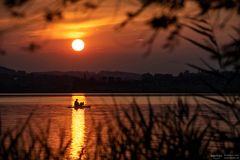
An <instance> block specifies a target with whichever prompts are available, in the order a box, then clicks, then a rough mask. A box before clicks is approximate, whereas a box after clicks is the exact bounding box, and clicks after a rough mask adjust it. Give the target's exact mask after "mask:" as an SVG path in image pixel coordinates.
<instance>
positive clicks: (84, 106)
mask: <svg viewBox="0 0 240 160" xmlns="http://www.w3.org/2000/svg"><path fill="white" fill-rule="evenodd" d="M67 108H74V109H85V108H91V106H89V105H83V106H81V105H79V106H69V107H67Z"/></svg>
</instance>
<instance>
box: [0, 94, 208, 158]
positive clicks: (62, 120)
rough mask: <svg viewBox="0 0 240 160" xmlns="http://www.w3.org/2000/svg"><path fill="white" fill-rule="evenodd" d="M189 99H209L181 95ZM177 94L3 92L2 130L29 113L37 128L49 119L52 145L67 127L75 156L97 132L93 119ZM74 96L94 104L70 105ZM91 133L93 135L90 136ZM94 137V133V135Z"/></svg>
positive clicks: (173, 98) (170, 101)
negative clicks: (26, 93) (119, 109)
mask: <svg viewBox="0 0 240 160" xmlns="http://www.w3.org/2000/svg"><path fill="white" fill-rule="evenodd" d="M181 97H182V98H183V99H187V102H188V103H189V104H196V100H197V101H198V102H200V103H207V101H206V100H203V99H200V98H196V97H192V96H181ZM177 98H178V97H177V96H156V95H151V96H143V95H139V96H136V95H135V96H131V95H120V96H119V95H114V96H107V95H84V94H72V95H38V96H33V95H24V96H23V95H14V96H12V95H11V96H10V95H8V96H0V113H1V122H2V126H1V127H2V130H3V131H4V130H8V129H11V128H14V127H16V126H20V125H21V124H22V123H23V122H24V121H25V120H26V119H27V117H28V116H29V115H30V113H33V117H32V118H31V124H32V126H33V128H34V130H41V128H44V127H45V126H46V125H47V124H48V123H49V120H50V124H51V127H50V133H51V134H50V135H51V136H50V137H49V143H50V144H51V145H52V146H53V147H57V145H58V144H59V142H58V141H59V134H60V132H61V131H64V133H65V138H66V139H71V140H72V141H71V144H70V156H71V157H72V158H73V159H74V158H76V157H77V155H78V152H79V151H80V150H81V148H82V147H83V146H84V144H85V143H86V141H87V140H88V139H89V138H91V136H94V134H91V132H93V131H94V128H93V125H92V120H94V121H95V122H99V121H102V120H104V118H105V116H106V115H107V114H111V112H112V111H114V109H115V108H116V107H120V108H121V107H130V104H131V103H132V102H133V100H135V101H136V102H137V104H138V105H139V106H140V107H143V108H144V107H146V106H147V104H148V103H149V102H150V103H151V104H152V105H153V107H159V106H161V105H165V104H175V103H176V100H177ZM75 99H79V101H83V102H85V104H86V105H91V108H90V109H79V110H75V109H72V108H67V107H69V106H72V105H73V103H74V101H75ZM89 136H90V137H89ZM92 138H94V137H92Z"/></svg>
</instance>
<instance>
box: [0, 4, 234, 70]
mask: <svg viewBox="0 0 240 160" xmlns="http://www.w3.org/2000/svg"><path fill="white" fill-rule="evenodd" d="M116 2H117V1H112V0H106V1H104V3H102V4H101V6H100V7H99V8H98V9H96V10H89V9H86V8H84V7H83V2H82V1H81V2H80V3H76V4H75V5H73V6H71V5H69V6H67V7H65V8H64V12H63V17H64V18H63V19H61V20H56V21H54V22H51V23H49V22H46V21H45V20H44V16H43V13H44V11H46V10H48V9H55V8H59V5H60V4H58V3H57V1H54V0H45V1H44V0H35V1H33V2H31V3H30V4H26V5H24V6H23V7H21V8H20V10H24V11H26V13H25V14H26V17H24V18H16V17H12V16H11V15H10V13H9V11H8V10H7V9H6V8H4V7H3V6H1V8H0V17H1V19H0V40H1V44H0V47H1V49H4V50H6V55H3V56H0V66H5V67H9V68H13V69H16V70H26V71H28V72H32V71H53V70H59V71H76V70H77V71H94V72H98V71H101V70H110V71H128V72H137V73H144V72H151V73H157V72H158V73H174V74H176V73H178V72H181V71H184V70H186V69H189V67H188V66H187V65H186V63H193V64H200V58H204V59H207V58H208V54H207V53H205V52H204V51H203V50H201V49H199V48H197V47H196V46H193V45H192V44H190V43H189V42H186V41H183V40H182V41H180V44H179V45H178V46H176V47H175V49H174V50H173V51H171V52H170V51H169V50H164V49H162V45H163V44H164V42H165V38H166V35H167V34H168V31H164V30H163V31H160V32H159V35H158V37H157V39H156V40H155V42H154V45H153V48H152V52H151V54H150V55H149V56H147V57H146V56H144V51H145V50H146V47H144V45H143V43H144V41H145V40H146V39H147V38H148V37H149V36H150V35H151V34H152V30H151V28H150V27H149V26H147V25H146V20H147V18H148V17H151V16H153V15H155V14H156V13H159V11H160V9H159V8H157V7H151V8H149V9H148V10H146V11H145V12H144V13H143V14H141V15H140V16H139V17H138V18H136V19H134V20H133V21H132V22H130V23H129V24H128V25H127V26H125V27H124V28H121V29H117V28H118V27H119V24H120V23H121V22H122V21H123V20H125V19H126V12H128V11H134V10H135V9H137V7H139V5H140V4H139V2H138V1H137V0H136V1H134V0H133V1H132V2H131V3H129V2H123V3H121V5H118V4H117V3H116ZM191 5H192V4H188V6H189V8H187V9H186V10H187V12H188V13H189V12H190V13H194V11H196V9H194V6H191ZM184 12H185V11H183V13H184ZM221 14H222V15H224V14H225V13H221ZM235 22H236V18H234V17H233V19H232V20H231V21H230V22H229V23H230V24H234V23H235ZM183 32H184V34H185V35H187V36H189V37H193V38H196V39H198V40H199V41H201V40H202V39H201V37H198V36H197V35H196V34H195V33H193V32H191V31H188V30H184V31H183ZM229 34H232V31H231V30H230V29H229V28H228V27H226V28H224V32H223V31H222V30H220V29H216V35H217V37H218V38H219V39H220V41H221V42H226V41H227V40H228V39H229V37H228V35H229ZM76 38H79V39H82V40H83V41H84V42H85V48H84V50H83V51H81V52H76V51H73V49H72V47H71V43H72V41H73V40H74V39H76ZM31 43H34V44H36V45H37V49H36V50H34V51H33V52H30V51H29V50H28V46H29V44H31Z"/></svg>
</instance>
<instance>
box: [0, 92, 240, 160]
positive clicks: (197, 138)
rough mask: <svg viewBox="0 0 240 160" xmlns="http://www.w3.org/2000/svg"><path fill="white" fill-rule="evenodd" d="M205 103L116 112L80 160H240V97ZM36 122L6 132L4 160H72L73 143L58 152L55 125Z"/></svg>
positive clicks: (0, 140) (62, 139) (61, 145)
mask: <svg viewBox="0 0 240 160" xmlns="http://www.w3.org/2000/svg"><path fill="white" fill-rule="evenodd" d="M203 98H208V99H209V100H210V101H209V102H211V105H208V104H210V103H208V104H205V105H204V104H198V105H194V106H191V105H189V104H188V103H187V102H184V101H183V100H182V99H179V100H178V102H177V103H176V104H175V105H165V106H152V105H151V103H150V102H149V104H148V105H147V106H145V107H140V106H139V105H138V104H137V103H135V102H133V103H132V105H131V107H128V108H119V107H118V106H116V110H115V111H114V113H113V114H112V115H106V119H105V120H106V122H105V123H104V125H103V124H94V125H95V129H96V130H95V131H94V132H92V134H96V136H95V137H96V141H94V142H91V139H90V140H89V142H91V144H90V143H87V142H86V145H85V148H83V150H84V152H83V151H82V152H81V153H79V159H163V160H164V159H165V160H175V159H176V160H181V159H189V160H193V159H199V160H202V159H213V156H215V155H221V156H223V155H224V154H225V155H226V154H228V155H231V156H238V158H239V154H240V106H239V105H238V104H239V97H238V96H236V97H235V96H230V97H229V96H222V97H221V99H219V98H218V99H214V98H209V97H203ZM214 101H215V102H216V103H215V105H213V103H212V102H214ZM237 103H238V104H237ZM31 116H32V115H30V116H29V118H28V119H27V120H26V121H25V123H23V124H21V127H19V128H15V129H13V130H7V131H4V132H1V134H0V145H1V146H0V147H1V151H0V157H1V158H0V159H71V158H70V156H69V152H68V150H69V148H70V143H71V141H70V140H66V138H65V137H64V134H61V135H60V136H59V146H58V147H57V148H56V147H55V148H54V149H53V148H52V146H51V145H52V144H50V143H49V139H48V137H49V130H50V122H49V124H48V125H47V126H46V127H45V128H44V129H40V127H39V129H38V130H37V131H36V130H33V129H32V125H30V123H29V121H30V119H31ZM62 133H64V132H62ZM93 144H94V146H93ZM90 147H94V149H93V148H90ZM93 151H94V152H93Z"/></svg>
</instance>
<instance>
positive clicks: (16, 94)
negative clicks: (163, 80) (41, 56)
mask: <svg viewBox="0 0 240 160" xmlns="http://www.w3.org/2000/svg"><path fill="white" fill-rule="evenodd" d="M200 95H204V96H218V95H217V94H216V93H131V92H130V93H0V97H14V96H23V97H24V96H26V97H28V96H200ZM224 95H226V96H233V95H237V94H235V93H225V94H224Z"/></svg>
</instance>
